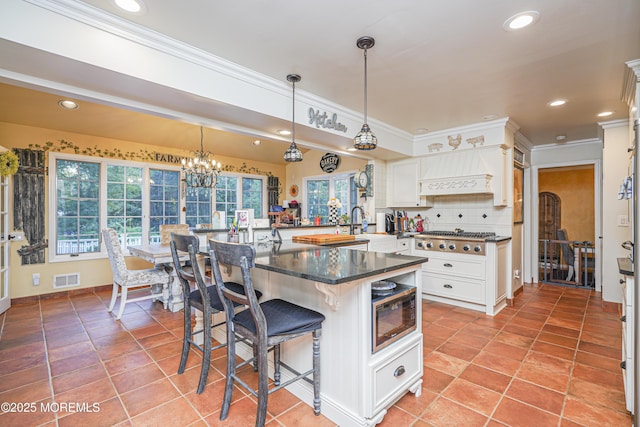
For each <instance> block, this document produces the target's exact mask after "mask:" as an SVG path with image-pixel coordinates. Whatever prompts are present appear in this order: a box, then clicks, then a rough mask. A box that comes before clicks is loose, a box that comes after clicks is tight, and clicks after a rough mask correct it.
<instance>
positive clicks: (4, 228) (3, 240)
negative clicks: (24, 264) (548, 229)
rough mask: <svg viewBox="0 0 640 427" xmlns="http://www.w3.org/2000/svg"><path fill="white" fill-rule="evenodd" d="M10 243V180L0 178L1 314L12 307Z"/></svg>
mask: <svg viewBox="0 0 640 427" xmlns="http://www.w3.org/2000/svg"><path fill="white" fill-rule="evenodd" d="M9 243H10V240H9V178H7V177H0V313H4V312H5V311H7V310H8V309H9V307H10V306H11V295H10V293H9Z"/></svg>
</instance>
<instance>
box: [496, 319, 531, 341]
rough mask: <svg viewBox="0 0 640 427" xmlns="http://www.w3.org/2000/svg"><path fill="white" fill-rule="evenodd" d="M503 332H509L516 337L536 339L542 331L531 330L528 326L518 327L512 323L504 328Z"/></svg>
mask: <svg viewBox="0 0 640 427" xmlns="http://www.w3.org/2000/svg"><path fill="white" fill-rule="evenodd" d="M502 331H503V332H509V333H511V334H515V335H522V336H523V337H527V338H535V337H537V336H538V334H539V333H540V329H534V328H529V327H526V326H522V325H518V324H516V323H515V321H513V320H512V321H510V322H509V323H507V324H506V325H505V326H504V328H502Z"/></svg>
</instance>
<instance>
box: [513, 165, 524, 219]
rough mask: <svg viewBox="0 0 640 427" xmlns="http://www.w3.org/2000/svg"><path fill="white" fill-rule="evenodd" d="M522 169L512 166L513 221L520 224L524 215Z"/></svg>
mask: <svg viewBox="0 0 640 427" xmlns="http://www.w3.org/2000/svg"><path fill="white" fill-rule="evenodd" d="M523 198H524V169H523V168H521V167H518V166H514V167H513V223H514V224H520V223H522V219H523V216H524V206H523V203H522V200H523Z"/></svg>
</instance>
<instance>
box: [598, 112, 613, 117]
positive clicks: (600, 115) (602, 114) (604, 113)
mask: <svg viewBox="0 0 640 427" xmlns="http://www.w3.org/2000/svg"><path fill="white" fill-rule="evenodd" d="M612 114H613V111H603V112H602V113H600V114H598V117H609V116H610V115H612Z"/></svg>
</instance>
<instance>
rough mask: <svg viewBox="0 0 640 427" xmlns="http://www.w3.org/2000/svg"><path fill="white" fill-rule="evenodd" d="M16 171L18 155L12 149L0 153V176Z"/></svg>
mask: <svg viewBox="0 0 640 427" xmlns="http://www.w3.org/2000/svg"><path fill="white" fill-rule="evenodd" d="M16 172H18V156H16V154H15V153H14V152H13V151H5V152H3V153H0V176H9V175H13V174H14V173H16Z"/></svg>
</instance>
